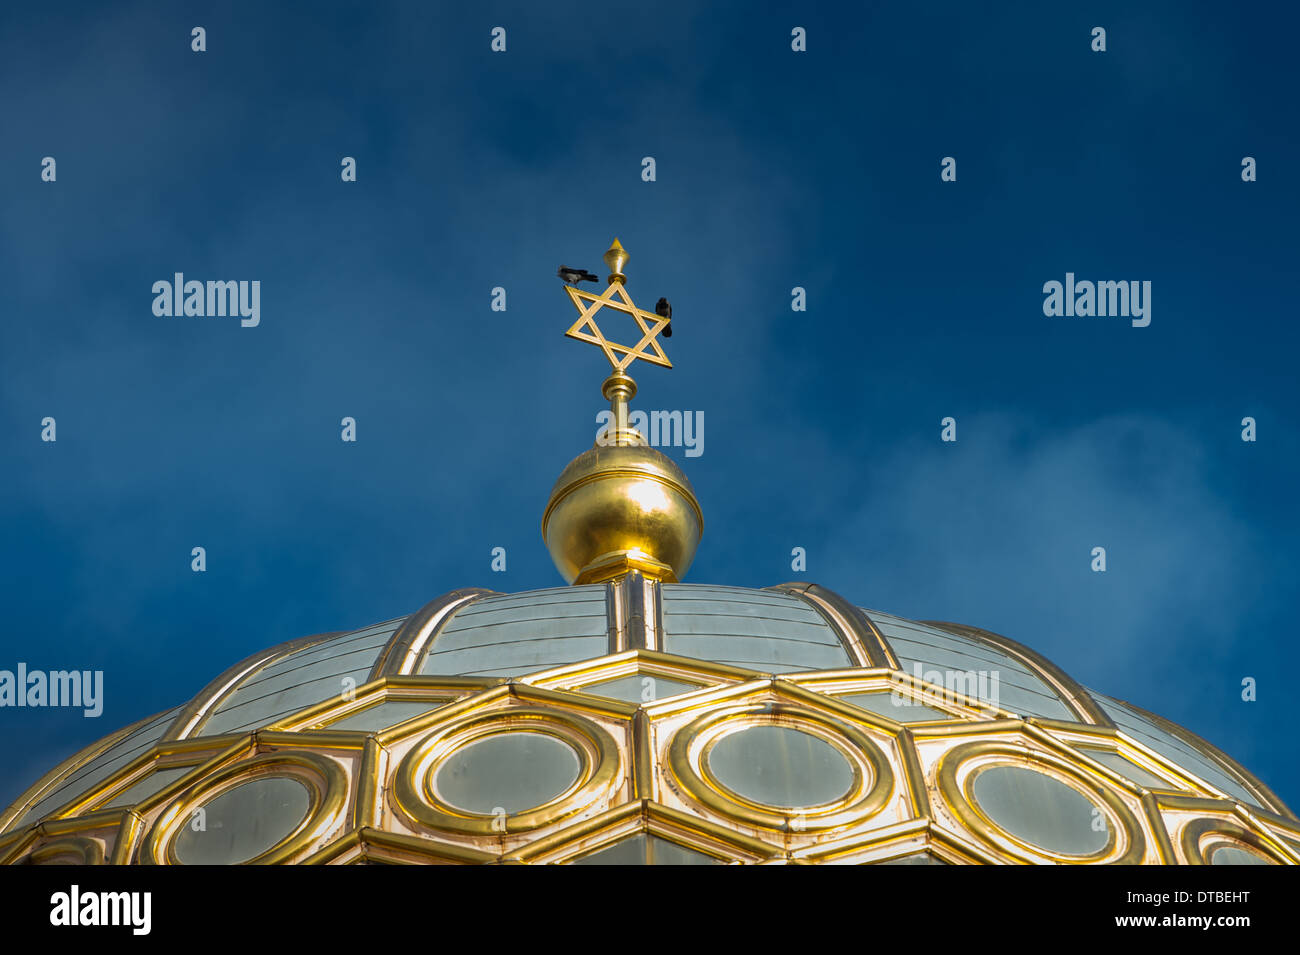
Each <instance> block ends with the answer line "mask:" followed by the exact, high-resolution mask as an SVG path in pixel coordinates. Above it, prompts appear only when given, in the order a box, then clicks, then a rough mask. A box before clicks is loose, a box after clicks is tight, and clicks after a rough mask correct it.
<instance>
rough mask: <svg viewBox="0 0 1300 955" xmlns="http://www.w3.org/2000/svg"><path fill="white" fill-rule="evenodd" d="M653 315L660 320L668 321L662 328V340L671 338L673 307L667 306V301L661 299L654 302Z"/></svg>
mask: <svg viewBox="0 0 1300 955" xmlns="http://www.w3.org/2000/svg"><path fill="white" fill-rule="evenodd" d="M655 314H656V315H658V316H659V317H660V318H666V319H668V324H667V325H665V326H664V338H672V337H673V307H672V306H671V305H669V304H668V299H666V298H661V299H659V301H657V302H655Z"/></svg>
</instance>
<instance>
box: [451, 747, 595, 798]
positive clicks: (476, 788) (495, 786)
mask: <svg viewBox="0 0 1300 955" xmlns="http://www.w3.org/2000/svg"><path fill="white" fill-rule="evenodd" d="M581 769H582V764H581V762H580V761H579V759H578V753H577V751H576V750H575V749H574V748H573V747H572V746H570V745H569V744H568V743H566V742H564V741H563V740H561V739H557V738H556V737H554V736H549V735H547V734H545V733H526V732H521V733H497V734H495V735H492V736H486V737H483V738H482V739H479V740H475V741H474V742H472V743H470V744H469V745H468V746H465V747H464V748H462V749H459V750H457V751H456V752H454V753H452V754H451V755H450V756H448V757H447V759H446V760H444V761H443V764H442V765H441V766H440V767H438V769H437V770H436V771H435V773H434V780H433V784H434V791H435V792H436V793H437V794H438V798H440V799H441V800H443V802H445V803H447V804H448V805H451V806H455V807H456V808H457V809H463V810H465V811H466V812H474V813H480V814H482V815H485V816H490V815H492V814H493V813H495V812H497V811H498V809H502V810H505V812H506V813H508V814H510V815H513V814H515V813H517V812H524V811H526V810H529V809H535V808H537V807H538V806H541V805H545V804H546V803H548V802H550V801H551V800H552V799H554V798H555V797H556V796H558V795H560V794H561V793H562V792H564V791H565V790H566V789H568V788H569V787H570V786H572V785H573V784H574V783H575V782H577V781H578V774H579V773H580V772H581Z"/></svg>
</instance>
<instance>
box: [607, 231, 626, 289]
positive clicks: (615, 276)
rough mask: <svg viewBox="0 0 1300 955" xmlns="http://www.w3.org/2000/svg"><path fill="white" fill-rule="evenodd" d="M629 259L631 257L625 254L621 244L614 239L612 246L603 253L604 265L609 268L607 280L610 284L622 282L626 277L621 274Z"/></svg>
mask: <svg viewBox="0 0 1300 955" xmlns="http://www.w3.org/2000/svg"><path fill="white" fill-rule="evenodd" d="M630 258H631V256H630V255H628V254H627V251H626V250H625V249H624V248H623V244H622V243H621V242H619V241H618V239H617V237H616V238H615V239H614V242H613V244H611V245H610V247H609V251H608V252H606V253H605V265H607V266H608V267H609V280H610V281H611V282H622V281H623V280H624V279H625V278H626V277H627V276H625V275H624V274H623V268H624V266H626V265H627V262H628V259H630Z"/></svg>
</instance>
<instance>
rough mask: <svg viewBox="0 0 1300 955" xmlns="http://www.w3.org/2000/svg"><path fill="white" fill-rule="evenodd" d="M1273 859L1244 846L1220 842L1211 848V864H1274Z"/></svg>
mask: <svg viewBox="0 0 1300 955" xmlns="http://www.w3.org/2000/svg"><path fill="white" fill-rule="evenodd" d="M1272 864H1273V863H1272V861H1271V860H1269V859H1266V858H1264V857H1263V856H1262V855H1260V854H1259V853H1257V852H1251V851H1250V850H1249V849H1246V848H1244V847H1242V846H1229V845H1224V844H1223V843H1220V844H1219V845H1217V846H1214V847H1213V848H1211V849H1210V865H1272Z"/></svg>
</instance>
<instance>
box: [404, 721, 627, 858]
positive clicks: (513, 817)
mask: <svg viewBox="0 0 1300 955" xmlns="http://www.w3.org/2000/svg"><path fill="white" fill-rule="evenodd" d="M516 733H534V734H540V735H542V736H549V737H551V738H553V739H556V740H559V741H560V742H561V743H564V744H566V745H567V746H568V747H569V748H570V749H572V750H573V752H574V754H575V755H576V756H577V759H578V775H577V778H576V779H574V781H573V782H572V783H571V784H570V785H569V786H568V787H567V788H566V789H565V790H563V791H562V792H560V793H559V794H558V795H556V796H554V797H552V798H550V799H548V800H547V801H546V802H544V803H542V804H541V805H538V806H534V807H532V808H530V809H525V810H522V811H520V812H516V813H511V814H505V813H480V812H474V811H471V810H469V809H464V808H461V807H459V806H454V805H452V804H451V803H449V802H448V801H447V800H445V799H444V798H443V797H442V796H441V795H439V793H438V789H437V785H436V782H435V780H436V777H437V775H438V771H439V769H441V768H442V766H443V765H444V764H445V763H446V761H447V760H448V759H449V758H450V757H452V756H454V755H455V754H456V753H459V752H461V751H463V750H464V749H466V748H467V747H469V746H471V745H473V744H475V743H478V742H481V741H483V740H485V739H488V738H490V737H494V736H502V735H513V734H516ZM621 765H622V764H621V759H620V757H619V750H618V744H617V743H616V742H615V741H614V737H612V736H611V735H610V734H609V733H607V732H606V731H605V730H604V729H603V728H601V727H600V726H598V725H596V724H595V723H593V722H591V721H590V720H587V719H584V718H582V717H580V716H575V715H574V714H572V713H567V712H564V711H561V710H550V709H543V708H541V707H534V706H511V707H507V708H505V709H498V710H491V711H489V712H485V713H478V714H475V715H473V716H470V717H468V718H466V719H463V720H459V721H457V722H455V723H452V724H451V725H450V726H447V727H445V728H443V729H441V730H439V731H438V732H436V733H433V734H432V735H430V736H428V737H426V738H425V739H423V740H422V741H421V742H420V743H419V745H417V746H416V747H415V748H414V749H412V750H411V751H410V752H409V753H407V754H406V756H405V758H404V759H403V760H402V762H401V765H399V766H398V768H397V773H396V777H395V779H394V781H393V796H394V802H395V804H396V807H397V809H398V810H399V811H400V812H401V813H402V814H403V815H404V816H406V818H407V820H408V821H410V822H412V823H415V824H418V825H423V826H427V827H429V828H433V829H444V830H450V831H452V832H461V833H467V834H470V835H502V834H504V833H507V832H523V831H527V830H531V829H537V828H539V827H541V826H545V825H548V824H550V823H553V822H558V821H559V820H561V819H566V818H568V817H570V816H572V815H574V814H575V813H578V812H581V811H582V810H583V809H585V808H587V807H588V806H591V805H592V804H594V803H597V802H599V801H600V800H601V799H602V798H604V799H608V798H609V797H610V796H611V795H612V794H613V791H614V790H615V789H616V788H617V786H618V785H619V783H620V782H621V780H622V775H621Z"/></svg>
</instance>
